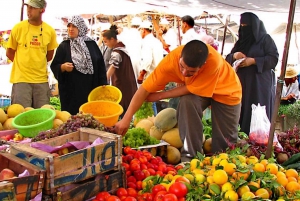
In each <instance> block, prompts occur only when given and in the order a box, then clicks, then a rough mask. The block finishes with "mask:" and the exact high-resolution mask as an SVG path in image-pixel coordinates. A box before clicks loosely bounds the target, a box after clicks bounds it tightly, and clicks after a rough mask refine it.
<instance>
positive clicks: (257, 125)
mask: <svg viewBox="0 0 300 201" xmlns="http://www.w3.org/2000/svg"><path fill="white" fill-rule="evenodd" d="M251 107H252V116H251V123H250V134H249V139H250V140H251V141H253V142H255V143H256V144H259V145H267V144H268V139H269V132H270V121H269V119H268V116H267V113H266V106H261V105H260V104H259V103H258V105H257V106H256V105H254V104H252V106H251Z"/></svg>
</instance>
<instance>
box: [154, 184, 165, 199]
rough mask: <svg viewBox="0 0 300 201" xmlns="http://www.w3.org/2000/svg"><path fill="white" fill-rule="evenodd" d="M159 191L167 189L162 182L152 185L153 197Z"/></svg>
mask: <svg viewBox="0 0 300 201" xmlns="http://www.w3.org/2000/svg"><path fill="white" fill-rule="evenodd" d="M159 191H167V189H166V187H165V186H164V185H161V184H156V185H155V186H153V187H152V190H151V192H152V195H153V197H154V196H155V195H156V194H157V193H158V192H159Z"/></svg>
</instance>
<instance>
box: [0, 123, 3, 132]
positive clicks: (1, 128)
mask: <svg viewBox="0 0 300 201" xmlns="http://www.w3.org/2000/svg"><path fill="white" fill-rule="evenodd" d="M2 130H3V126H2V124H1V122H0V131H2Z"/></svg>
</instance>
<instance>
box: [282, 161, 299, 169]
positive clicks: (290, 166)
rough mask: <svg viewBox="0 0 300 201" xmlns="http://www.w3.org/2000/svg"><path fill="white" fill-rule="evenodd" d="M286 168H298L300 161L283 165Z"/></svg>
mask: <svg viewBox="0 0 300 201" xmlns="http://www.w3.org/2000/svg"><path fill="white" fill-rule="evenodd" d="M285 168H286V169H290V168H293V169H300V162H298V163H293V164H289V165H287V166H285Z"/></svg>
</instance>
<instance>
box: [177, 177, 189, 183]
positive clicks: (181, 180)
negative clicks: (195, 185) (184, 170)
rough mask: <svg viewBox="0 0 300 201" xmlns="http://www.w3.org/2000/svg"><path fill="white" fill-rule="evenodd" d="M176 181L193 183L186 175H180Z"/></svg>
mask: <svg viewBox="0 0 300 201" xmlns="http://www.w3.org/2000/svg"><path fill="white" fill-rule="evenodd" d="M175 182H183V183H188V184H189V183H191V182H190V180H188V179H187V178H186V177H178V178H177V179H176V180H175Z"/></svg>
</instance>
